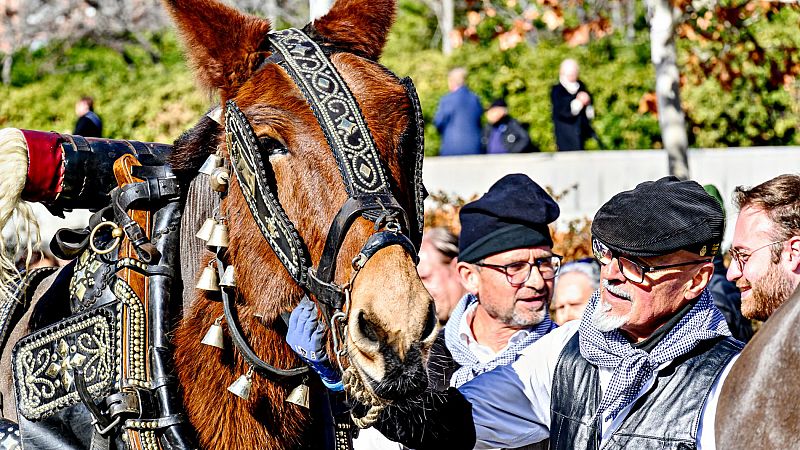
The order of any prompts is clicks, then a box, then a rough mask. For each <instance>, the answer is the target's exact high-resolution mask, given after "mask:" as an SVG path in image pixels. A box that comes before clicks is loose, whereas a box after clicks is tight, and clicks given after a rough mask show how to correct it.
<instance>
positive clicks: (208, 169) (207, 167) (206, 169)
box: [200, 154, 222, 175]
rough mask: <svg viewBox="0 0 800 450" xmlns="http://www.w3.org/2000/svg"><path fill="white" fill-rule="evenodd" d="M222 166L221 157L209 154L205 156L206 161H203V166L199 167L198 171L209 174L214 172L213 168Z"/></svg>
mask: <svg viewBox="0 0 800 450" xmlns="http://www.w3.org/2000/svg"><path fill="white" fill-rule="evenodd" d="M220 166H222V158H220V157H219V156H218V155H216V154H214V155H209V156H208V158H206V162H204V163H203V166H202V167H200V173H203V174H206V175H211V174H212V173H213V172H214V169H216V168H217V167H220Z"/></svg>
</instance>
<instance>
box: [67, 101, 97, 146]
mask: <svg viewBox="0 0 800 450" xmlns="http://www.w3.org/2000/svg"><path fill="white" fill-rule="evenodd" d="M75 114H77V116H78V121H77V122H76V123H75V131H73V132H72V134H77V135H78V136H83V137H103V120H102V119H100V116H98V115H97V114H95V113H94V99H92V97H88V96H84V97H81V99H80V100H78V103H76V104H75Z"/></svg>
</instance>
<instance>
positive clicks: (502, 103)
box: [489, 98, 508, 108]
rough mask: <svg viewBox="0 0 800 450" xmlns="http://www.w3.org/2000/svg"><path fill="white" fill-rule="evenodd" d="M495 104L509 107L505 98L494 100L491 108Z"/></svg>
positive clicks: (490, 106)
mask: <svg viewBox="0 0 800 450" xmlns="http://www.w3.org/2000/svg"><path fill="white" fill-rule="evenodd" d="M495 106H502V107H503V108H508V105H507V104H506V100H505V99H504V98H498V99H497V100H495V101H493V102H492V104H491V105H489V108H494V107H495Z"/></svg>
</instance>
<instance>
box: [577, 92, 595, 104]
mask: <svg viewBox="0 0 800 450" xmlns="http://www.w3.org/2000/svg"><path fill="white" fill-rule="evenodd" d="M575 98H576V99H578V101H580V102H581V103H583V106H586V105H588V104H589V103H592V98H591V97H589V94H587V93H586V92H583V91H581V92H578V95H577V96H576V97H575Z"/></svg>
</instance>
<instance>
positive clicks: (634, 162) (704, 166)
mask: <svg viewBox="0 0 800 450" xmlns="http://www.w3.org/2000/svg"><path fill="white" fill-rule="evenodd" d="M689 167H690V169H691V173H692V177H693V178H694V179H695V180H697V181H698V182H699V183H700V184H707V183H713V184H715V185H716V186H717V188H718V189H719V190H720V192H722V194H723V196H725V201H726V210H727V211H728V212H729V214H728V227H727V230H726V242H730V239H731V235H732V233H733V223H734V220H735V215H736V214H735V212H736V211H735V210H734V208H733V206H732V204H731V198H730V197H731V195H730V194H731V193H732V192H733V189H734V188H735V187H736V186H738V185H751V186H752V185H756V184H759V183H761V182H763V181H766V180H768V179H770V178H772V177H774V176H776V175H780V174H782V173H800V147H759V148H730V149H695V150H690V152H689ZM517 172H519V173H524V174H527V175H529V176H530V177H531V178H532V179H533V180H535V181H536V182H537V183H539V184H540V185H542V186H545V187H546V186H549V187H551V188H552V189H553V192H556V193H559V192H561V191H563V190H565V189H568V188H569V187H570V186H573V185H577V190H575V191H570V193H568V194H567V195H565V196H564V197H563V198H562V199H561V201H560V202H559V204H560V206H561V217H562V218H564V219H571V218H575V217H590V218H591V217H593V216H594V214H595V212H596V211H597V209H598V208H600V206H601V205H602V204H603V203H604V202H606V201H607V200H608V199H609V198H611V196H612V195H614V194H616V193H617V192H620V191H623V190H627V189H632V188H634V187H635V186H636V185H637V184H638V183H640V182H642V181H646V180H654V179H657V178H660V177H662V176H665V175H667V156H666V154H665V153H664V152H663V151H660V150H632V151H592V152H564V153H533V154H524V155H479V156H451V157H441V158H426V159H425V165H424V170H423V178H424V181H425V186H426V187H427V188H428V191H430V192H436V191H444V192H447V193H450V194H457V195H460V196H462V197H465V198H468V197H470V196H472V195H474V194H482V193H484V192H486V191H487V190H488V189H489V187H490V186H491V185H492V184H493V183H494V182H495V181H497V180H498V179H499V178H500V177H502V176H503V175H506V174H509V173H517ZM34 207H35V209H36V212H37V215H38V216H39V218H40V220H41V223H42V237H43V238H44V239H45V241H47V240H49V239H50V238H51V237H52V235H53V233H55V231H56V230H57V229H58V228H61V227H74V228H80V227H83V226H85V223H86V222H87V221H88V216H89V213H88V212H86V211H75V212H73V213H69V214H67V218H66V220H62V219H57V218H55V217H53V216H51V215H50V214H49V213H48V212H47V211H46V209H45V208H44V207H43V206H41V205H34ZM642 207H647V205H642ZM4 231H5V232H4V233H3V234H4V236H5V237H6V238H8V237H9V235H10V234H11V233H12V230H11V228H10V227H7V228H6V229H5V230H4Z"/></svg>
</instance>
